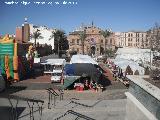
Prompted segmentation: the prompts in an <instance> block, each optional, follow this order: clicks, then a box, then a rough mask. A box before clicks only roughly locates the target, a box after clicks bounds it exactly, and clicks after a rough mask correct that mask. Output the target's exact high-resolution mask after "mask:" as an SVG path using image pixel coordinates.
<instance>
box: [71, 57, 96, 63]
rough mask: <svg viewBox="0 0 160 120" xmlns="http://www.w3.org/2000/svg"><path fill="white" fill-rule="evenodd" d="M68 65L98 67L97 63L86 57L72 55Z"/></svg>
mask: <svg viewBox="0 0 160 120" xmlns="http://www.w3.org/2000/svg"><path fill="white" fill-rule="evenodd" d="M70 63H71V64H72V63H91V64H96V65H98V63H97V62H96V61H95V60H93V59H92V58H91V57H90V56H88V55H73V56H72V58H71V61H70Z"/></svg>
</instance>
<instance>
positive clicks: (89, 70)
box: [64, 63, 101, 81]
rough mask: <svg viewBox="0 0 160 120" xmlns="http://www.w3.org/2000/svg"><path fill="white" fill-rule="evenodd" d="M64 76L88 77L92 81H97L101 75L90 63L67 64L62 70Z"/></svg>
mask: <svg viewBox="0 0 160 120" xmlns="http://www.w3.org/2000/svg"><path fill="white" fill-rule="evenodd" d="M64 70H65V74H66V75H72V76H84V77H85V76H90V77H91V78H92V79H93V80H95V81H98V80H99V77H100V76H101V73H100V71H99V70H97V68H96V67H95V66H94V65H93V64H91V63H74V64H68V65H66V66H65V68H64Z"/></svg>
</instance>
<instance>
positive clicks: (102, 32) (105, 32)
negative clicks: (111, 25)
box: [100, 30, 111, 53]
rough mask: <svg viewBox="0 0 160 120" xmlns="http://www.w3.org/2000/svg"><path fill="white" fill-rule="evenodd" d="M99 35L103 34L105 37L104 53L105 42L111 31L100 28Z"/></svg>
mask: <svg viewBox="0 0 160 120" xmlns="http://www.w3.org/2000/svg"><path fill="white" fill-rule="evenodd" d="M100 33H101V35H103V37H104V38H105V43H104V50H105V53H106V42H107V37H109V36H110V35H111V32H110V31H108V30H104V31H103V30H102V31H101V32H100Z"/></svg>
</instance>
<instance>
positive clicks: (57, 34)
mask: <svg viewBox="0 0 160 120" xmlns="http://www.w3.org/2000/svg"><path fill="white" fill-rule="evenodd" d="M52 38H54V45H55V50H56V51H57V52H58V56H59V55H60V54H59V53H60V50H66V49H68V47H67V45H66V44H68V42H67V38H66V36H65V32H64V31H63V30H56V31H52V34H51V36H50V38H49V40H51V39H52Z"/></svg>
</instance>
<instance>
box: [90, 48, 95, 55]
mask: <svg viewBox="0 0 160 120" xmlns="http://www.w3.org/2000/svg"><path fill="white" fill-rule="evenodd" d="M95 52H96V47H95V46H91V55H95Z"/></svg>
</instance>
